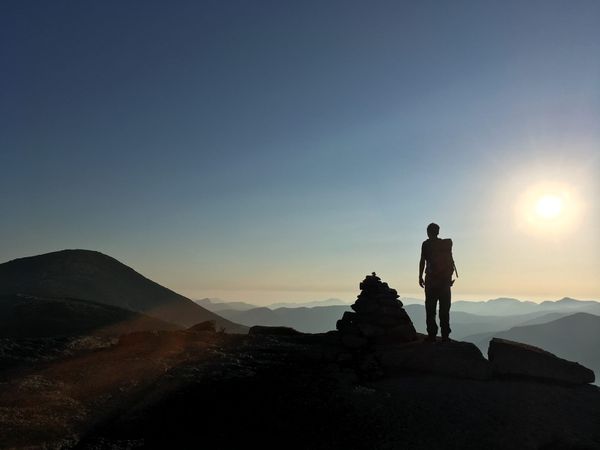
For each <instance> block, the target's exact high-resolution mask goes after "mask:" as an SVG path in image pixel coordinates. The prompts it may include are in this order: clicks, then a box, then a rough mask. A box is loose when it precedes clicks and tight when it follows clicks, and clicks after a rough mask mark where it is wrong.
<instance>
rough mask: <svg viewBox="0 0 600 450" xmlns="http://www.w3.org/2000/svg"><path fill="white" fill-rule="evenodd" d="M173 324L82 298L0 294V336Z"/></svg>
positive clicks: (83, 332) (128, 329)
mask: <svg viewBox="0 0 600 450" xmlns="http://www.w3.org/2000/svg"><path fill="white" fill-rule="evenodd" d="M177 328H179V327H178V326H177V325H174V324H172V323H168V322H165V321H163V320H160V319H156V318H154V317H149V316H147V315H145V314H141V313H138V312H135V311H130V310H127V309H123V308H119V307H117V306H112V305H104V304H101V303H95V302H90V301H86V300H77V299H66V298H41V297H33V296H23V295H2V296H0V338H39V337H57V336H72V335H102V336H107V335H120V334H124V333H130V332H133V331H148V330H176V329H177Z"/></svg>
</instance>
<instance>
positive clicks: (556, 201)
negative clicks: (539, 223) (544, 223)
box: [535, 194, 563, 219]
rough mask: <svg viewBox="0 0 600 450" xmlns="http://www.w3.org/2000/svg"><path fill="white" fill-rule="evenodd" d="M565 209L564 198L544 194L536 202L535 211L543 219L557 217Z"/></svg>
mask: <svg viewBox="0 0 600 450" xmlns="http://www.w3.org/2000/svg"><path fill="white" fill-rule="evenodd" d="M562 211H563V199H562V198H561V197H560V196H558V195H553V194H548V195H543V196H541V197H540V198H539V200H538V201H537V202H536V204H535V212H536V213H537V214H538V215H539V216H540V217H541V218H543V219H554V218H557V217H558V216H559V215H560V214H561V212H562Z"/></svg>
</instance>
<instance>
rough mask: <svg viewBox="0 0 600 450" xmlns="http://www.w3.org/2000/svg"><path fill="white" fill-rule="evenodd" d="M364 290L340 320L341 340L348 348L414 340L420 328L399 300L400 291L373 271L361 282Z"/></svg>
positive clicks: (337, 326) (338, 322)
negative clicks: (414, 323) (416, 327)
mask: <svg viewBox="0 0 600 450" xmlns="http://www.w3.org/2000/svg"><path fill="white" fill-rule="evenodd" d="M359 287H360V289H361V293H360V294H359V295H358V297H357V300H356V302H355V303H354V304H353V305H352V306H351V308H352V309H353V310H354V312H351V311H347V312H345V313H344V315H343V317H342V318H341V319H340V320H338V321H337V324H336V328H337V329H338V330H339V333H340V336H341V341H342V344H343V345H344V346H345V347H347V348H349V349H354V350H356V349H361V348H366V347H368V346H370V345H373V344H385V343H401V342H411V341H414V340H416V339H417V332H416V330H415V327H414V326H413V324H412V321H411V320H410V317H409V316H408V314H407V313H406V311H405V310H404V308H403V305H402V302H401V301H400V300H398V298H399V295H398V292H396V290H395V289H391V288H390V287H389V286H388V284H387V283H383V282H382V281H381V279H380V278H379V277H378V276H377V275H376V274H375V272H373V273H372V274H371V275H367V277H366V278H365V279H364V280H363V281H362V282H361V283H360V285H359Z"/></svg>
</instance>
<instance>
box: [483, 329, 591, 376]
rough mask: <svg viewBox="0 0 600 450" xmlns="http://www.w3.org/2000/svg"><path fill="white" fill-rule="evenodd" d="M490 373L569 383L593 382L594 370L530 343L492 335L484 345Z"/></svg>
mask: <svg viewBox="0 0 600 450" xmlns="http://www.w3.org/2000/svg"><path fill="white" fill-rule="evenodd" d="M488 359H489V361H490V363H491V366H492V370H493V373H494V374H495V375H499V376H518V377H531V378H540V379H545V380H548V381H556V382H561V383H569V384H586V383H593V382H594V378H595V377H594V372H593V371H592V370H590V369H588V368H587V367H584V366H582V365H581V364H579V363H576V362H572V361H567V360H566V359H562V358H559V357H558V356H556V355H553V354H552V353H550V352H547V351H545V350H542V349H541V348H538V347H534V346H532V345H527V344H523V343H521V342H514V341H509V340H505V339H499V338H493V339H492V340H491V341H490V345H489V348H488Z"/></svg>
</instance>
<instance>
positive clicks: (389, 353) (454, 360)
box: [376, 336, 492, 380]
mask: <svg viewBox="0 0 600 450" xmlns="http://www.w3.org/2000/svg"><path fill="white" fill-rule="evenodd" d="M423 338H424V336H423ZM423 338H422V339H421V340H420V341H416V342H409V343H406V344H396V345H381V346H378V347H377V350H376V354H377V358H378V360H379V362H380V363H381V366H382V367H383V369H384V370H385V371H386V372H388V373H389V374H391V375H393V374H396V373H399V372H400V373H401V372H405V371H407V370H408V371H416V372H423V373H430V374H437V375H445V376H451V377H456V378H469V379H476V380H487V379H489V378H491V375H492V371H491V367H490V364H489V362H488V361H487V360H486V359H485V358H484V357H483V355H482V354H481V351H480V350H479V349H478V348H477V346H475V345H474V344H471V343H470V342H458V341H451V342H438V343H435V344H434V343H425V342H424V340H423Z"/></svg>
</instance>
